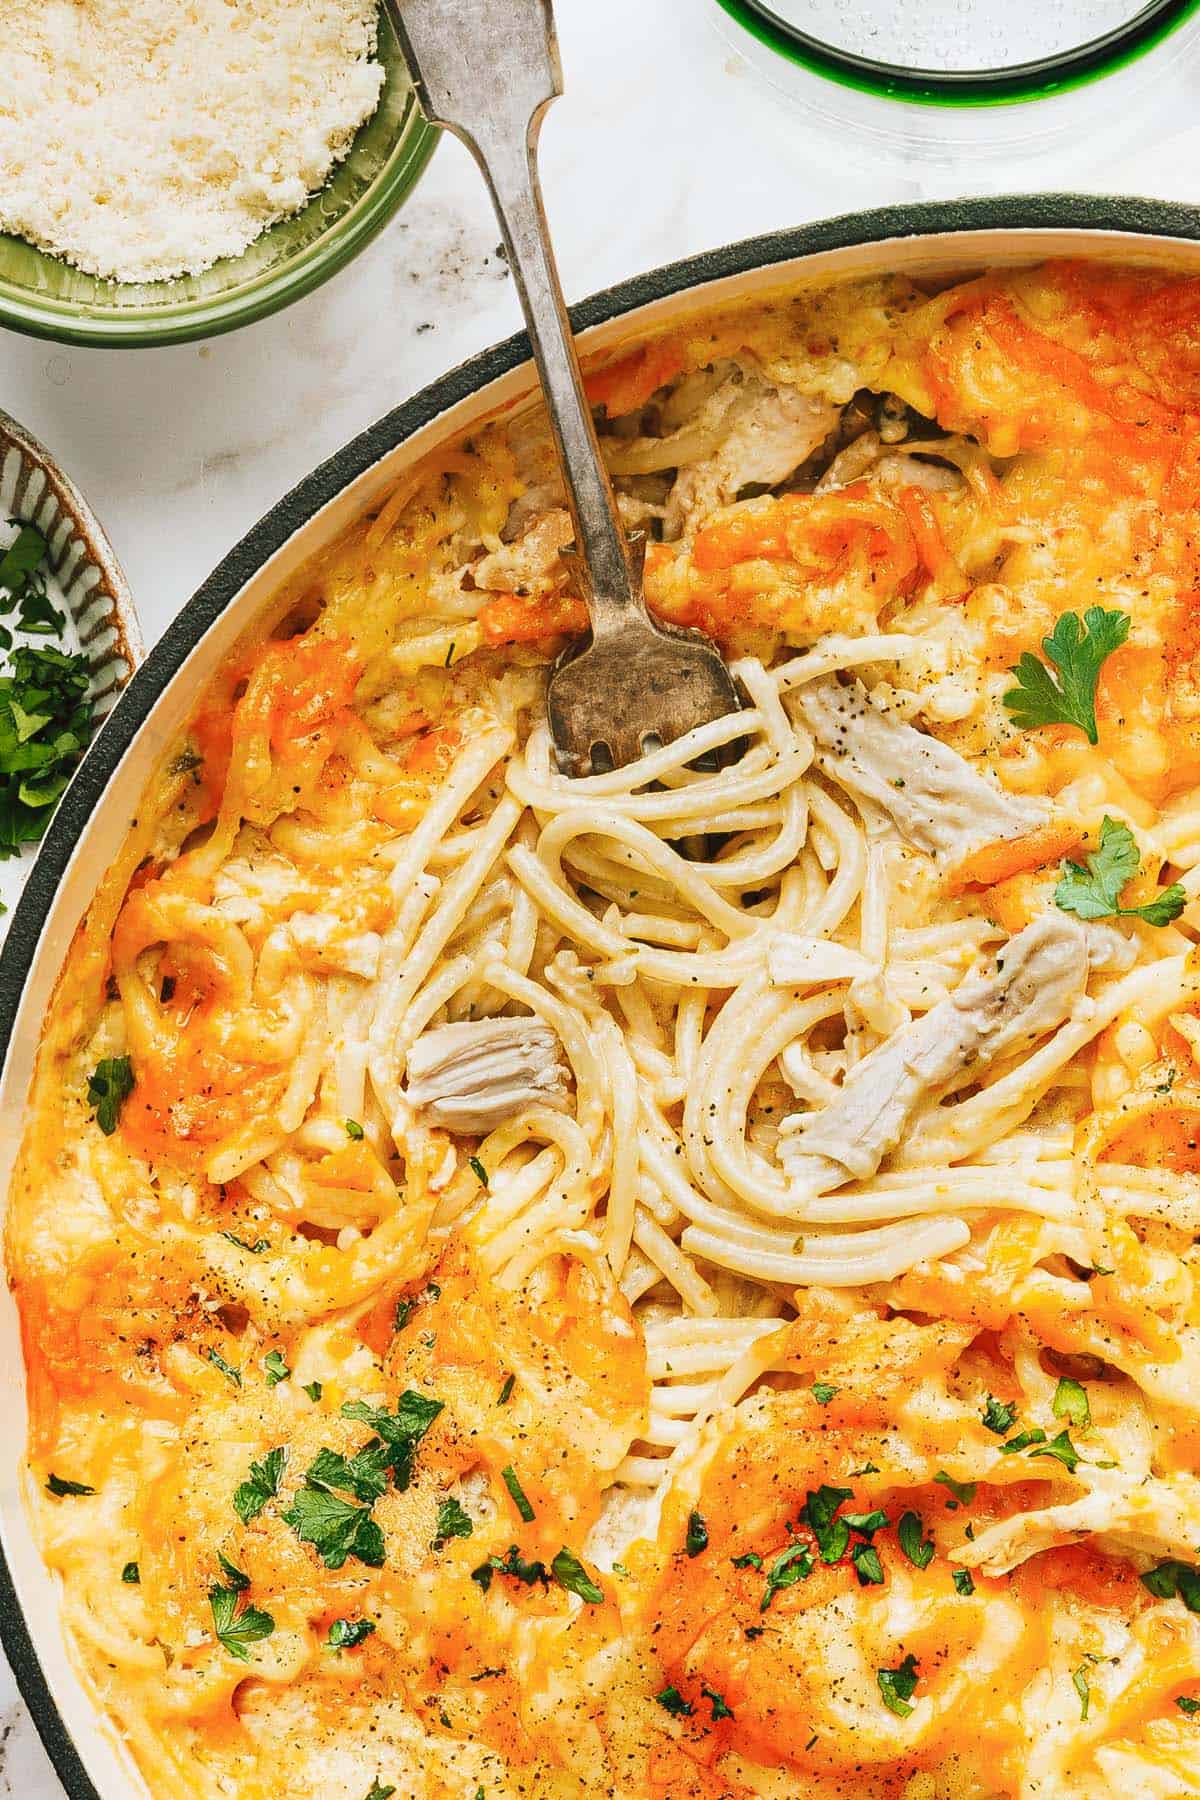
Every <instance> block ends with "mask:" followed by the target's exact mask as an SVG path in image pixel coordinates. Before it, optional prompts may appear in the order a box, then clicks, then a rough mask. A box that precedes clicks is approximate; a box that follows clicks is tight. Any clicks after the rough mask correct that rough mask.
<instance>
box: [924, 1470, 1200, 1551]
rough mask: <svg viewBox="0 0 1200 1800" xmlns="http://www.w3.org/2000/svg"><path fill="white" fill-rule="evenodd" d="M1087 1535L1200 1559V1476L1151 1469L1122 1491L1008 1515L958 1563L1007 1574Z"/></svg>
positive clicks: (1109, 1543)
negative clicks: (1163, 1473) (1199, 1552)
mask: <svg viewBox="0 0 1200 1800" xmlns="http://www.w3.org/2000/svg"><path fill="white" fill-rule="evenodd" d="M1084 1537H1094V1538H1096V1540H1097V1542H1098V1544H1099V1546H1100V1548H1101V1549H1103V1550H1108V1551H1111V1552H1112V1553H1113V1554H1114V1555H1117V1556H1156V1557H1161V1556H1172V1557H1179V1558H1181V1559H1182V1560H1183V1561H1185V1562H1194V1561H1195V1559H1196V1546H1197V1544H1200V1481H1197V1480H1196V1478H1195V1476H1193V1475H1175V1476H1170V1477H1168V1478H1167V1479H1165V1480H1160V1479H1158V1478H1157V1477H1154V1476H1150V1477H1147V1478H1146V1479H1145V1480H1144V1481H1140V1482H1138V1484H1137V1485H1136V1486H1133V1485H1129V1486H1125V1487H1123V1488H1121V1489H1118V1490H1117V1491H1116V1492H1114V1491H1113V1489H1112V1488H1111V1487H1110V1486H1104V1487H1097V1488H1096V1489H1094V1490H1093V1491H1092V1492H1091V1493H1088V1494H1084V1495H1083V1496H1082V1497H1081V1498H1080V1499H1078V1500H1071V1501H1068V1502H1067V1503H1066V1504H1064V1505H1062V1506H1048V1507H1045V1508H1044V1509H1043V1510H1042V1511H1040V1512H1026V1513H1016V1514H1014V1516H1013V1517H1012V1518H1011V1519H1000V1520H998V1521H997V1523H996V1524H995V1525H989V1526H988V1527H987V1528H986V1529H985V1530H981V1531H980V1532H979V1533H978V1534H977V1536H976V1537H975V1539H974V1541H973V1542H971V1543H969V1544H961V1545H960V1546H959V1548H958V1549H957V1550H955V1551H954V1552H953V1553H952V1554H953V1559H954V1561H955V1562H958V1563H963V1564H964V1565H965V1566H966V1567H968V1568H971V1569H981V1570H982V1571H983V1573H984V1574H985V1575H1007V1574H1008V1572H1009V1570H1010V1569H1015V1568H1016V1567H1017V1565H1018V1564H1019V1563H1023V1562H1027V1561H1028V1560H1029V1558H1030V1557H1031V1556H1037V1555H1038V1553H1039V1552H1040V1551H1042V1550H1052V1549H1054V1548H1055V1547H1056V1546H1057V1545H1059V1544H1075V1543H1078V1542H1079V1540H1080V1539H1081V1538H1084Z"/></svg>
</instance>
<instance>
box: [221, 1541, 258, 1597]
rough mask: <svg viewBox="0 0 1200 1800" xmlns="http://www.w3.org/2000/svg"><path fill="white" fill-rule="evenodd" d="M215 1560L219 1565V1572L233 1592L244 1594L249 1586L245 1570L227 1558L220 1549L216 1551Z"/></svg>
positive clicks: (248, 1578)
mask: <svg viewBox="0 0 1200 1800" xmlns="http://www.w3.org/2000/svg"><path fill="white" fill-rule="evenodd" d="M217 1561H218V1562H219V1563H220V1565H221V1573H222V1574H223V1575H224V1577H225V1581H226V1584H227V1585H228V1586H229V1587H231V1588H232V1589H233V1591H234V1593H235V1594H244V1593H245V1592H246V1589H247V1588H248V1587H249V1586H250V1577H249V1576H248V1575H247V1573H246V1571H245V1570H244V1569H239V1568H238V1566H237V1564H236V1563H231V1562H230V1560H229V1558H228V1557H227V1556H225V1555H224V1554H222V1553H221V1552H220V1551H218V1553H217Z"/></svg>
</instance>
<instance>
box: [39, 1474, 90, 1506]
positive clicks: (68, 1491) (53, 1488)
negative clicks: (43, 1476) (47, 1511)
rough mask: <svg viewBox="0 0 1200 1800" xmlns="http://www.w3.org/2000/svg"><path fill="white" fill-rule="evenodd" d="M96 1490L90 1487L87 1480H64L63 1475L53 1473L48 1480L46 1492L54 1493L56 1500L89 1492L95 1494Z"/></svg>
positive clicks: (76, 1496)
mask: <svg viewBox="0 0 1200 1800" xmlns="http://www.w3.org/2000/svg"><path fill="white" fill-rule="evenodd" d="M95 1491H96V1490H95V1488H94V1487H88V1486H87V1484H86V1482H82V1481H64V1479H63V1477H62V1476H61V1475H51V1476H50V1478H49V1480H48V1481H47V1482H46V1492H47V1493H48V1494H53V1495H54V1497H55V1499H56V1500H65V1499H67V1498H68V1497H71V1496H73V1497H75V1498H79V1497H82V1496H84V1495H87V1494H94V1493H95Z"/></svg>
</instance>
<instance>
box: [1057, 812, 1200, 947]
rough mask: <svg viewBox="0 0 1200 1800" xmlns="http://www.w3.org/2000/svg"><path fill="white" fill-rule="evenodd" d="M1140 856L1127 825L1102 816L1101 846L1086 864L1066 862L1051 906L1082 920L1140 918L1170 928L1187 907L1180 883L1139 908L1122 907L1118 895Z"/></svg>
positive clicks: (1130, 879) (1133, 872) (1131, 876)
mask: <svg viewBox="0 0 1200 1800" xmlns="http://www.w3.org/2000/svg"><path fill="white" fill-rule="evenodd" d="M1140 863H1141V855H1140V853H1139V851H1138V847H1137V843H1136V842H1135V840H1134V836H1133V833H1132V831H1130V829H1129V827H1128V825H1123V824H1121V823H1120V822H1119V821H1118V820H1117V819H1110V818H1109V816H1108V814H1107V813H1105V815H1104V818H1103V820H1102V821H1101V825H1100V847H1099V849H1098V850H1096V851H1094V852H1093V854H1092V855H1091V856H1089V857H1088V858H1087V861H1086V862H1085V863H1082V864H1080V863H1073V862H1067V863H1064V865H1063V874H1062V879H1061V880H1060V881H1059V884H1058V886H1057V887H1056V888H1055V890H1054V904H1055V905H1056V906H1057V907H1060V908H1061V910H1062V911H1063V912H1069V913H1075V914H1076V915H1077V916H1078V917H1079V918H1081V919H1143V920H1144V921H1145V923H1146V924H1147V925H1169V924H1170V923H1171V920H1172V919H1177V918H1178V917H1179V915H1180V913H1181V912H1182V911H1183V909H1184V907H1185V906H1186V905H1187V895H1186V894H1185V893H1184V891H1183V889H1182V888H1181V887H1180V885H1179V883H1178V882H1177V881H1176V882H1172V884H1171V886H1170V887H1166V888H1160V890H1159V892H1158V893H1157V894H1155V895H1154V897H1153V899H1151V900H1147V901H1145V902H1144V903H1143V904H1142V905H1141V906H1122V905H1121V895H1122V893H1123V891H1124V889H1125V886H1126V884H1127V883H1128V882H1130V881H1132V879H1133V877H1134V876H1135V875H1136V874H1137V872H1138V867H1139V865H1140Z"/></svg>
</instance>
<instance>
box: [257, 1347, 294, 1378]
mask: <svg viewBox="0 0 1200 1800" xmlns="http://www.w3.org/2000/svg"><path fill="white" fill-rule="evenodd" d="M263 1368H264V1369H265V1370H266V1371H267V1386H268V1387H278V1386H279V1383H280V1382H281V1381H286V1380H287V1378H288V1376H289V1375H290V1374H291V1372H292V1371H291V1370H290V1369H289V1368H288V1366H287V1364H286V1363H285V1362H284V1360H283V1358H282V1356H280V1354H279V1352H278V1350H272V1351H270V1352H269V1353H268V1355H267V1356H266V1358H265V1359H264V1361H263Z"/></svg>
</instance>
